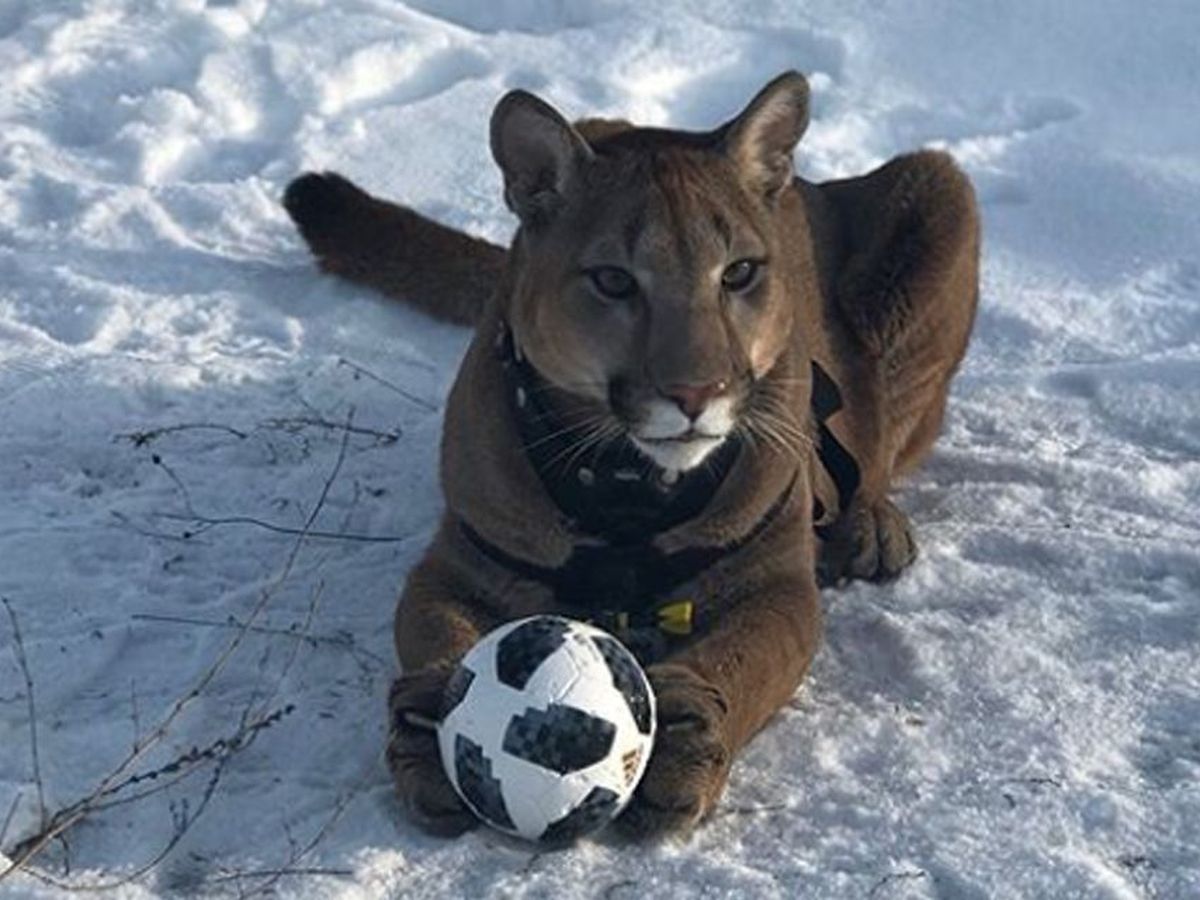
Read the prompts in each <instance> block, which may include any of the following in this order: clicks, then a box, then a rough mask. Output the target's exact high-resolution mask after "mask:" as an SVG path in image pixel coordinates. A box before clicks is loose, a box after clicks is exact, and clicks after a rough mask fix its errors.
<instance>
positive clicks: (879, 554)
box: [817, 498, 917, 585]
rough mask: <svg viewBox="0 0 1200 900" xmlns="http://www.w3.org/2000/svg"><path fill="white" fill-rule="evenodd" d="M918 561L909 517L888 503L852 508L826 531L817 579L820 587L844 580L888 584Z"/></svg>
mask: <svg viewBox="0 0 1200 900" xmlns="http://www.w3.org/2000/svg"><path fill="white" fill-rule="evenodd" d="M916 558H917V543H916V541H915V540H914V538H913V533H912V525H911V524H910V523H909V521H908V516H906V515H905V514H904V513H903V512H901V511H900V509H899V507H897V506H896V505H895V504H894V503H892V501H891V500H888V499H886V498H884V499H883V500H880V501H878V502H877V503H875V504H873V505H870V506H868V505H866V504H854V505H853V506H851V507H850V509H849V510H847V512H846V513H845V514H844V515H843V516H841V517H840V518H839V519H838V520H837V521H836V522H834V523H833V525H831V526H830V528H829V533H828V534H827V535H825V536H824V540H823V544H822V547H821V557H820V562H819V564H818V566H817V576H818V579H819V580H820V582H821V584H822V585H831V584H837V583H838V582H840V581H842V580H844V579H847V578H862V579H865V580H866V581H890V580H891V579H893V578H895V577H896V576H897V575H899V574H900V573H901V572H902V571H904V569H906V568H908V566H909V565H910V564H911V563H912V561H913V560H914V559H916Z"/></svg>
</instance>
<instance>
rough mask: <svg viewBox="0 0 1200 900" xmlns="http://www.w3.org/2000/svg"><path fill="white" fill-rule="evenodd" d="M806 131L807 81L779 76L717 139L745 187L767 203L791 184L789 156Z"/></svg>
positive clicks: (796, 75) (792, 75) (788, 74)
mask: <svg viewBox="0 0 1200 900" xmlns="http://www.w3.org/2000/svg"><path fill="white" fill-rule="evenodd" d="M807 127H808V81H807V80H806V79H805V78H804V76H803V75H801V74H800V73H799V72H784V73H783V74H782V75H780V76H779V77H777V78H776V79H775V80H774V81H772V82H771V83H770V84H768V85H767V86H766V87H765V88H763V89H762V90H761V91H759V92H758V94H757V96H755V98H754V99H753V100H751V101H750V105H749V106H747V107H746V108H745V109H744V110H742V112H741V113H740V114H739V115H738V117H737V118H736V119H734V120H733V121H731V122H728V123H726V124H725V125H724V126H722V127H721V129H720V132H719V133H720V135H721V140H722V146H723V147H724V150H725V152H726V153H727V154H728V155H729V157H730V158H731V159H732V160H733V162H734V164H735V165H736V166H737V168H738V171H739V172H740V173H741V175H742V179H743V181H744V182H745V183H746V185H747V187H749V188H750V189H751V190H754V191H757V192H761V193H762V194H764V195H765V196H766V197H767V198H768V199H769V200H773V199H775V197H776V196H778V194H779V192H780V191H781V190H783V188H785V187H787V185H788V184H790V183H791V180H792V151H794V150H795V149H796V144H797V143H798V142H799V141H800V136H801V135H802V134H804V129H805V128H807Z"/></svg>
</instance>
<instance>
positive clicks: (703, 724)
mask: <svg viewBox="0 0 1200 900" xmlns="http://www.w3.org/2000/svg"><path fill="white" fill-rule="evenodd" d="M646 674H647V675H648V676H649V678H650V682H651V684H653V685H654V693H655V695H656V697H657V701H658V733H657V735H656V736H655V740H654V749H653V751H651V754H650V763H649V765H647V767H646V774H645V775H644V776H643V778H642V782H641V784H639V785H638V788H637V791H636V792H635V793H634V795H633V800H632V801H631V802H630V804H629V807H628V808H627V809H626V810H625V811H624V812H623V813H622V814H621V817H620V818H619V819H617V825H618V827H619V828H620V829H621V830H622V831H623V832H625V834H627V835H629V836H631V837H635V838H646V837H657V836H661V835H665V834H668V833H670V832H685V831H688V830H689V829H691V828H693V827H694V826H695V825H696V824H697V823H698V822H700V820H701V819H703V818H704V817H705V816H706V815H708V814H709V813H710V812H711V811H712V809H713V807H714V806H716V803H717V801H718V800H719V799H720V797H721V792H722V791H723V790H724V789H725V782H726V780H727V779H728V777H729V766H730V763H731V762H732V757H733V754H732V753H731V752H730V749H729V744H728V738H727V737H726V734H725V732H726V718H727V716H728V713H729V706H728V703H727V701H726V699H725V696H724V695H723V694H722V693H721V691H720V690H719V689H718V688H717V687H716V686H714V685H713V684H711V683H709V682H708V681H706V680H705V679H704V678H702V677H700V676H699V675H697V674H696V673H695V672H693V671H692V670H691V669H689V668H687V667H686V666H682V665H678V664H674V663H662V664H660V665H656V666H651V667H650V668H649V669H647V671H646Z"/></svg>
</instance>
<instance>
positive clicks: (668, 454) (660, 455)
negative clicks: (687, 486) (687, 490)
mask: <svg viewBox="0 0 1200 900" xmlns="http://www.w3.org/2000/svg"><path fill="white" fill-rule="evenodd" d="M630 439H631V440H632V441H633V445H634V446H635V447H637V448H638V450H640V451H642V453H644V454H645V455H646V456H648V457H650V459H651V460H653V461H654V463H655V464H656V465H658V466H659V467H661V468H663V469H666V470H667V471H668V472H686V471H687V470H688V469H694V468H695V467H696V466H698V465H700V463H702V462H704V460H705V458H706V457H707V456H708V455H709V454H710V453H712V452H713V451H714V450H716V449H717V448H718V447H720V446H721V444H723V443H724V442H725V435H722V436H721V437H697V438H692V439H691V440H687V441H653V442H650V441H643V440H640V439H639V438H637V437H636V436H634V435H630Z"/></svg>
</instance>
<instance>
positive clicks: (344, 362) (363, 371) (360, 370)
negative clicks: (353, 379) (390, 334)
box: [338, 356, 438, 412]
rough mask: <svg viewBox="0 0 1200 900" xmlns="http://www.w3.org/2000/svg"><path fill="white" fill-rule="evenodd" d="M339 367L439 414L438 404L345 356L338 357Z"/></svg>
mask: <svg viewBox="0 0 1200 900" xmlns="http://www.w3.org/2000/svg"><path fill="white" fill-rule="evenodd" d="M338 365H339V366H346V367H347V368H349V369H352V370H353V371H354V372H355V373H356V374H358V375H362V376H364V377H366V378H369V379H370V380H371V381H374V382H375V383H376V384H381V385H383V386H384V387H385V388H388V389H389V390H392V391H395V392H396V393H397V394H399V395H400V396H401V397H403V398H404V399H405V400H408V401H409V402H411V403H415V404H416V405H417V406H420V407H422V408H423V409H427V410H429V411H430V412H437V410H438V408H437V405H436V404H433V403H430V402H429V401H428V400H423V399H422V398H420V397H418V396H416V395H415V394H410V393H409V392H408V391H406V390H404V388H402V387H398V386H397V385H395V384H393V383H392V382H390V381H388V380H387V379H386V378H383V377H381V376H379V375H376V374H375V373H374V372H372V371H371V370H370V369H367V368H365V367H363V366H360V365H359V364H358V363H356V362H352V361H350V360H348V359H346V357H344V356H339V357H338Z"/></svg>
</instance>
